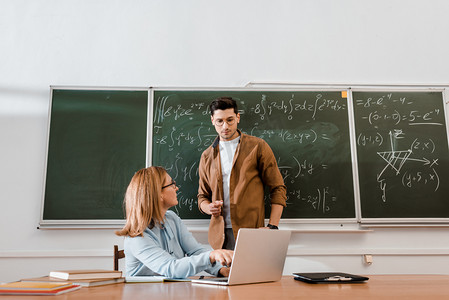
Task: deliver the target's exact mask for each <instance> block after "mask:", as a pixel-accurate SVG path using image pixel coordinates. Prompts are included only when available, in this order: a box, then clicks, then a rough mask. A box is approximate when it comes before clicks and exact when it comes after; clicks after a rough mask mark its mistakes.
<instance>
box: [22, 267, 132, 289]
mask: <svg viewBox="0 0 449 300" xmlns="http://www.w3.org/2000/svg"><path fill="white" fill-rule="evenodd" d="M49 275H50V276H43V277H36V278H26V279H22V280H21V281H23V282H59V283H72V284H75V285H80V286H83V287H92V286H100V285H106V284H114V283H120V282H124V281H125V278H123V277H122V272H121V271H111V270H65V271H52V272H50V274H49Z"/></svg>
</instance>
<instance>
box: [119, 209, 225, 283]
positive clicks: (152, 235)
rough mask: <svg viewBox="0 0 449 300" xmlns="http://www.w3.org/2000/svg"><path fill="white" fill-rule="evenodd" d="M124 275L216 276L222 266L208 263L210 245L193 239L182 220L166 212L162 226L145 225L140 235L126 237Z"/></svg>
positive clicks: (170, 212) (171, 212) (172, 213)
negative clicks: (206, 274) (201, 273)
mask: <svg viewBox="0 0 449 300" xmlns="http://www.w3.org/2000/svg"><path fill="white" fill-rule="evenodd" d="M124 249H125V263H126V276H151V275H159V276H160V275H162V276H166V277H169V278H186V277H189V276H193V275H195V274H197V273H199V272H201V271H206V272H208V273H210V274H212V275H217V274H218V271H219V270H220V268H222V267H223V266H222V265H221V264H220V263H218V262H217V263H214V264H211V262H210V259H209V255H210V252H211V251H212V248H211V247H210V246H205V245H202V244H200V243H198V242H197V241H196V239H195V238H194V237H193V235H192V234H191V233H190V232H189V231H188V230H187V227H186V226H185V225H184V224H183V223H182V221H181V219H180V218H179V217H178V216H177V215H176V214H175V213H174V212H173V211H170V210H169V211H167V213H166V214H165V223H164V224H163V226H162V228H160V227H159V226H158V225H155V226H154V227H153V228H152V229H149V228H146V229H145V231H144V233H143V237H142V236H137V237H126V238H125V243H124Z"/></svg>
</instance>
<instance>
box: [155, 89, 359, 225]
mask: <svg viewBox="0 0 449 300" xmlns="http://www.w3.org/2000/svg"><path fill="white" fill-rule="evenodd" d="M157 91H163V92H166V91H167V92H168V91H180V92H186V91H194V92H217V91H219V92H221V91H223V92H251V91H254V92H346V93H347V100H348V106H347V113H348V122H349V142H350V149H351V159H353V152H354V151H353V150H352V148H353V140H354V139H355V138H354V137H353V130H352V128H353V125H352V123H351V122H352V121H351V118H352V115H353V113H352V104H351V103H350V101H351V100H350V96H349V94H350V86H340V87H331V86H325V85H323V86H313V87H299V88H298V87H296V88H290V87H266V88H254V87H243V88H231V87H225V88H221V87H210V88H206V87H201V88H198V87H197V88H195V87H169V88H164V87H152V88H150V104H149V106H150V107H152V108H153V107H154V105H155V102H154V93H155V92H157ZM149 118H150V123H151V124H153V114H151V116H150V117H149ZM211 126H212V125H211ZM150 127H151V128H149V135H150V138H149V141H152V140H153V128H152V127H153V126H150ZM148 147H149V151H148V160H149V162H150V165H151V164H152V153H153V149H152V143H151V142H150V144H149V145H148ZM356 178H358V176H357V166H356V165H355V164H354V163H353V164H352V181H353V182H352V183H353V193H354V209H355V211H354V213H355V215H354V217H349V218H289V219H281V220H280V224H282V225H283V226H285V225H287V226H289V225H290V224H291V225H293V226H294V225H295V224H317V223H318V224H339V226H343V224H357V223H359V221H360V209H359V203H358V201H357V199H356V192H357V187H358V186H357V182H356ZM266 221H268V220H267V219H266ZM183 222H184V223H186V224H187V225H189V226H193V227H196V226H200V227H201V226H206V225H208V224H209V219H183Z"/></svg>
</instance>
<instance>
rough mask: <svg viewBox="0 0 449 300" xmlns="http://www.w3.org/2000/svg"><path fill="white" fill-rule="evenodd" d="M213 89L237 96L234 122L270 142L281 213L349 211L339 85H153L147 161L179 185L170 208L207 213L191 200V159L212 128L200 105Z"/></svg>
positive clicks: (321, 215) (194, 172)
mask: <svg viewBox="0 0 449 300" xmlns="http://www.w3.org/2000/svg"><path fill="white" fill-rule="evenodd" d="M221 96H230V97H233V98H234V99H236V100H237V103H238V106H239V111H240V114H241V122H240V124H239V128H240V129H241V130H242V131H243V132H245V133H247V134H250V135H253V136H257V137H260V138H262V139H264V140H265V141H267V143H268V144H269V145H270V146H271V148H272V149H273V152H274V154H275V156H276V158H277V160H278V165H279V169H280V171H281V174H282V175H283V177H284V181H285V184H286V186H287V196H288V200H287V208H286V209H285V210H284V213H283V218H302V219H335V218H355V217H356V214H355V201H354V188H353V173H352V163H351V150H350V149H351V148H350V136H349V122H348V102H347V98H346V96H345V93H342V91H293V90H289V91H286V90H284V91H279V90H257V91H256V90H196V91H189V90H158V89H156V90H154V91H153V95H152V103H153V104H152V106H153V133H152V149H151V159H152V162H151V163H152V165H160V166H163V167H165V168H167V170H168V171H169V173H170V175H171V176H172V177H173V178H174V180H176V182H177V184H178V185H179V187H180V190H179V193H178V200H179V204H178V205H177V206H176V207H174V210H175V211H176V212H177V213H178V214H179V215H180V216H181V217H182V218H183V219H201V218H207V217H208V216H205V215H202V214H201V213H200V212H199V210H198V205H197V193H198V164H199V160H200V156H201V153H202V152H203V151H204V150H205V149H206V148H207V147H209V146H210V145H211V144H212V142H213V140H214V139H215V138H216V136H217V133H216V132H215V129H214V127H213V126H212V124H211V121H210V112H209V110H208V105H209V103H210V102H211V101H212V100H213V99H215V98H217V97H221ZM268 202H269V201H266V203H268ZM267 208H268V209H269V207H268V206H267ZM267 213H268V212H267Z"/></svg>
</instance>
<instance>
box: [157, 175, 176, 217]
mask: <svg viewBox="0 0 449 300" xmlns="http://www.w3.org/2000/svg"><path fill="white" fill-rule="evenodd" d="M177 192H178V187H177V186H176V183H175V182H174V181H173V179H172V178H171V177H170V175H168V174H167V175H166V176H165V181H164V183H163V184H162V193H161V196H162V199H161V201H162V205H163V206H164V207H165V208H166V209H169V208H170V207H173V206H175V205H177V204H178V197H177Z"/></svg>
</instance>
